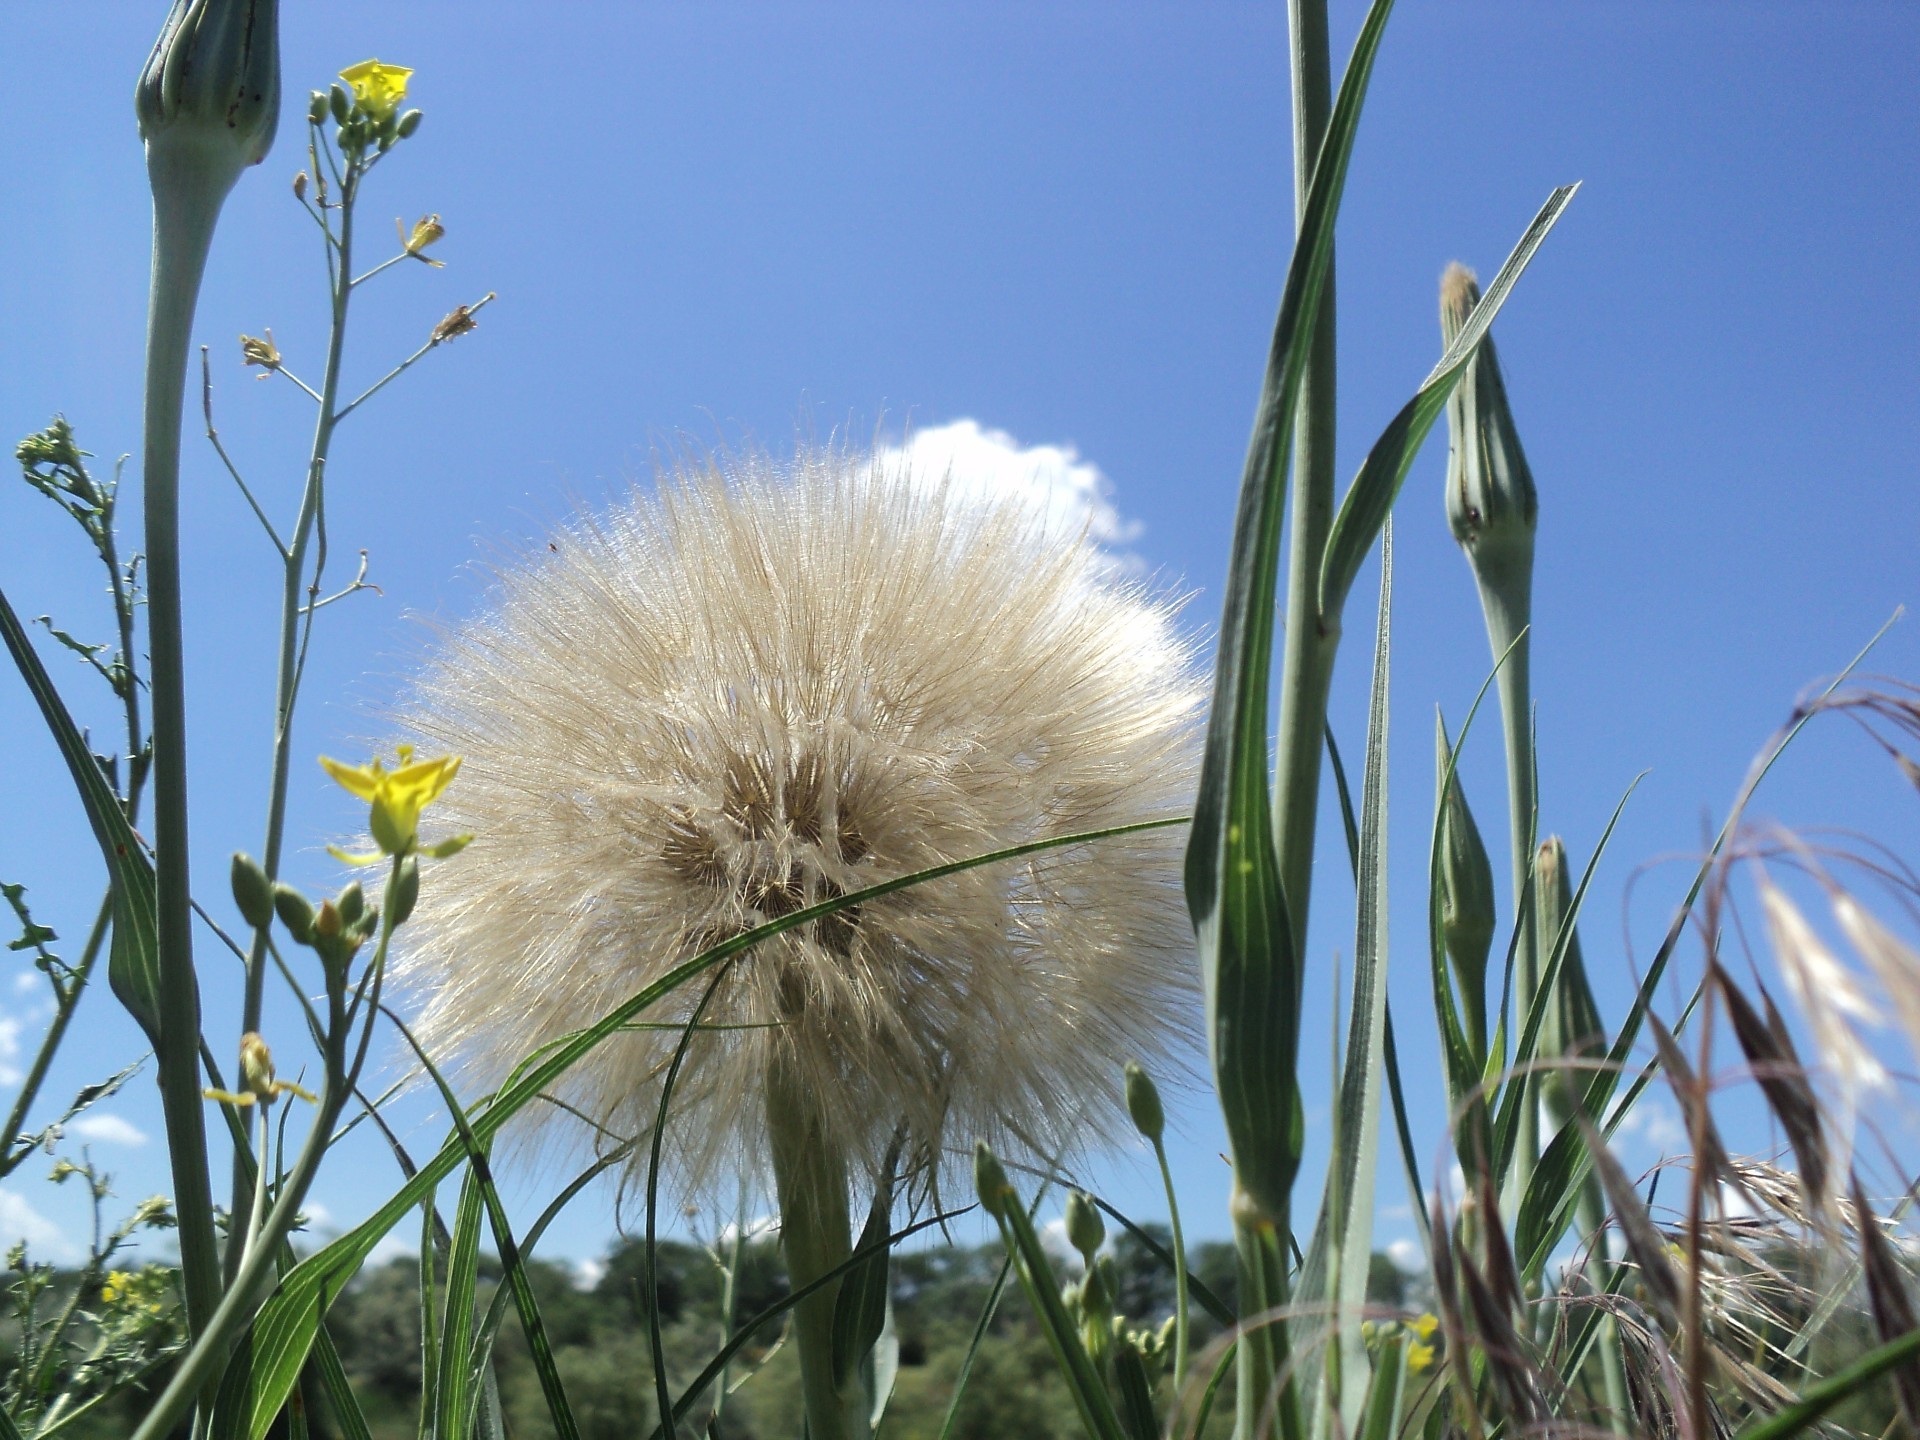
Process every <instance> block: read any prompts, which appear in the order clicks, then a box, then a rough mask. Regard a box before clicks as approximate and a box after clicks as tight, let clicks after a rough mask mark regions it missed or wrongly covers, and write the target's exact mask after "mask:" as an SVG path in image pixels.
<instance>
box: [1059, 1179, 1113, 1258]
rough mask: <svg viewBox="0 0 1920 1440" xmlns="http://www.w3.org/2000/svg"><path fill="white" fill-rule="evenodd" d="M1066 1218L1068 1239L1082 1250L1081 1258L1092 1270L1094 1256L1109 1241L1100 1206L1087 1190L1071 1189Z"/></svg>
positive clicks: (1075, 1247)
mask: <svg viewBox="0 0 1920 1440" xmlns="http://www.w3.org/2000/svg"><path fill="white" fill-rule="evenodd" d="M1066 1220H1067V1240H1068V1242H1069V1243H1070V1244H1072V1246H1073V1248H1074V1249H1076V1250H1078V1251H1079V1252H1080V1258H1081V1259H1083V1260H1085V1261H1086V1262H1087V1269H1088V1271H1089V1272H1091V1271H1092V1269H1093V1257H1094V1256H1095V1255H1097V1254H1099V1252H1100V1247H1101V1246H1102V1245H1104V1244H1106V1243H1107V1225H1106V1222H1105V1221H1104V1220H1102V1219H1101V1218H1100V1207H1099V1206H1098V1205H1096V1204H1095V1203H1094V1200H1093V1197H1092V1196H1091V1195H1089V1194H1087V1192H1086V1191H1084V1190H1070V1191H1068V1192H1067V1214H1066Z"/></svg>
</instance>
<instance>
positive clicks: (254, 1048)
mask: <svg viewBox="0 0 1920 1440" xmlns="http://www.w3.org/2000/svg"><path fill="white" fill-rule="evenodd" d="M240 1084H241V1086H242V1087H243V1088H242V1089H240V1090H239V1091H237V1092H236V1091H232V1090H207V1091H204V1092H202V1093H204V1094H205V1095H206V1097H207V1099H209V1100H221V1101H224V1102H226V1103H227V1104H229V1105H260V1106H267V1105H271V1104H273V1102H274V1101H275V1100H278V1099H279V1098H280V1097H281V1096H282V1095H298V1096H299V1097H300V1098H301V1099H302V1100H304V1101H306V1102H307V1103H308V1104H309V1105H318V1104H319V1103H320V1101H319V1097H318V1096H316V1095H315V1094H314V1093H313V1092H312V1091H311V1090H309V1089H307V1088H306V1087H305V1086H302V1085H296V1084H294V1083H293V1081H291V1080H282V1079H279V1078H278V1077H277V1076H275V1074H274V1073H273V1052H272V1051H271V1050H269V1049H268V1048H267V1042H266V1041H265V1040H264V1039H262V1038H261V1037H260V1036H259V1035H258V1034H256V1033H255V1032H253V1031H251V1030H249V1031H248V1032H247V1033H246V1034H244V1035H242V1036H241V1037H240Z"/></svg>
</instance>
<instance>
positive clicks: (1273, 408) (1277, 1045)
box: [1186, 0, 1393, 1223]
mask: <svg viewBox="0 0 1920 1440" xmlns="http://www.w3.org/2000/svg"><path fill="white" fill-rule="evenodd" d="M1392 8H1393V6H1392V3H1391V0H1375V3H1374V4H1373V5H1372V6H1371V7H1370V9H1369V10H1368V13H1367V18H1366V21H1365V23H1364V24H1363V25H1362V27H1361V31H1360V36H1359V39H1358V40H1357V41H1356V42H1355V44H1354V48H1353V54H1352V57H1351V59H1350V60H1349V61H1348V64H1347V70H1346V73H1345V75H1344V76H1343V77H1342V79H1341V82H1340V92H1339V95H1338V97H1337V98H1336V99H1335V101H1334V106H1333V112H1332V114H1331V116H1330V117H1329V120H1328V124H1327V133H1326V136H1325V138H1324V139H1323V140H1322V142H1321V146H1320V153H1319V156H1318V158H1317V160H1316V162H1315V164H1314V171H1313V179H1312V182H1311V183H1310V185H1309V186H1308V191H1307V198H1306V203H1305V205H1304V206H1302V208H1301V213H1300V225H1299V231H1298V237H1297V239H1296V241H1295V244H1294V250H1293V258H1292V260H1291V262H1290V263H1289V265H1288V267H1287V279H1286V285H1285V288H1284V290H1283V291H1282V293H1281V299H1280V314H1279V317H1278V319H1277V320H1276V322H1275V324H1274V332H1273V343H1272V346H1271V348H1270V349H1269V351H1268V357H1267V372H1266V378H1265V381H1264V383H1263V385H1262V387H1261V393H1260V402H1259V406H1258V409H1257V410H1256V412H1255V417H1254V426H1253V436H1252V439H1251V441H1250V443H1249V445H1248V448H1247V460H1246V467H1245V471H1244V473H1243V475H1242V478H1241V485H1240V500H1239V506H1238V513H1237V514H1236V517H1235V520H1234V534H1233V550H1232V555H1231V559H1230V560H1229V563H1228V571H1227V588H1226V606H1225V613H1224V615H1223V617H1222V620H1221V625H1220V641H1219V659H1218V663H1217V667H1216V670H1215V675H1214V690H1213V705H1212V710H1211V713H1210V718H1209V720H1208V724H1207V739H1206V749H1205V751H1204V754H1203V758H1202V762H1201V772H1200V788H1199V800H1198V805H1197V806H1196V809H1195V812H1194V828H1193V835H1192V838H1191V840H1190V841H1189V843H1188V848H1187V863H1186V886H1187V904H1188V908H1189V909H1190V910H1191V912H1192V914H1193V921H1194V929H1195V932H1196V935H1197V937H1198V940H1199V949H1200V959H1201V968H1202V971H1203V974H1204V976H1205V980H1206V991H1207V1017H1208V1036H1209V1041H1210V1045H1211V1050H1212V1057H1213V1070H1214V1078H1215V1084H1216V1088H1217V1090H1218V1092H1219V1097H1220V1106H1221V1111H1222V1114H1223V1116H1224V1118H1225V1120H1226V1129H1227V1135H1228V1138H1229V1141H1230V1143H1231V1146H1232V1149H1233V1158H1234V1165H1235V1175H1236V1178H1237V1180H1238V1182H1239V1184H1240V1186H1241V1187H1242V1188H1243V1189H1244V1190H1245V1191H1246V1192H1247V1194H1248V1195H1249V1196H1250V1197H1251V1198H1252V1199H1253V1201H1254V1202H1255V1204H1256V1205H1257V1206H1258V1207H1259V1208H1260V1209H1261V1210H1262V1211H1263V1212H1265V1214H1266V1215H1267V1216H1268V1217H1269V1218H1270V1219H1273V1220H1275V1221H1276V1223H1284V1220H1285V1217H1286V1215H1287V1213H1288V1202H1289V1197H1290V1195H1291V1192H1292V1188H1293V1180H1294V1177H1295V1175H1296V1174H1297V1173H1298V1171H1299V1165H1300V1151H1301V1148H1302V1145H1303V1142H1304V1131H1305V1121H1304V1117H1303V1112H1302V1108H1301V1102H1300V1090H1299V1077H1298V1075H1297V1074H1296V1073H1295V1070H1296V1060H1297V1053H1298V1046H1299V1018H1300V1017H1299V1008H1300V985H1301V972H1300V967H1299V957H1298V956H1297V955H1295V953H1294V949H1293V940H1292V926H1291V924H1290V922H1289V920H1288V913H1287V906H1288V901H1287V897H1286V896H1285V894H1284V893H1283V886H1282V884H1281V879H1280V867H1279V857H1278V854H1277V853H1276V850H1275V841H1274V831H1273V817H1272V814H1271V798H1270V794H1269V780H1268V761H1267V747H1268V744H1269V734H1268V730H1269V726H1268V691H1269V689H1270V688H1271V682H1272V675H1273V627H1274V611H1275V603H1276V596H1277V593H1278V590H1277V586H1278V573H1279V565H1280V551H1281V545H1280V536H1281V528H1282V519H1283V514H1284V511H1285V508H1286V466H1287V453H1288V448H1289V445H1290V443H1291V440H1292V432H1293V424H1294V414H1295V410H1296V408H1297V402H1298V399H1299V395H1300V385H1301V380H1302V377H1303V376H1304V374H1305V371H1306V364H1307V355H1308V351H1309V349H1310V348H1311V343H1312V337H1313V330H1314V326H1315V324H1316V322H1317V320H1318V317H1319V311H1320V297H1321V293H1322V290H1323V288H1324V286H1325V282H1326V275H1327V268H1328V264H1329V261H1330V259H1331V257H1332V254H1333V231H1334V219H1335V216H1336V215H1337V214H1338V212H1339V208H1340V197H1341V193H1342V191H1343V189H1344V188H1345V184H1346V175H1347V164H1348V161H1349V160H1350V159H1351V158H1352V154H1353V142H1354V136H1355V134H1356V132H1357V131H1358V129H1359V123H1360V110H1361V106H1362V104H1363V102H1364V100H1365V98H1366V91H1367V83H1368V81H1369V79H1370V78H1371V76H1372V72H1373V62H1374V59H1375V57H1376V56H1377V55H1378V53H1379V47H1380V41H1381V37H1382V35H1383V34H1384V32H1385V28H1386V22H1387V17H1388V15H1389V14H1390V13H1391V11H1392ZM1315 743H1316V744H1317V743H1318V734H1317V727H1316V735H1315ZM1302 898H1303V899H1304V897H1302Z"/></svg>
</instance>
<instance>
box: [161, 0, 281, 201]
mask: <svg viewBox="0 0 1920 1440" xmlns="http://www.w3.org/2000/svg"><path fill="white" fill-rule="evenodd" d="M134 113H135V114H136V115H137V116H138V117H139V121H140V137H141V139H143V140H144V141H146V145H147V163H148V166H149V168H150V169H151V170H152V171H153V173H154V175H155V176H156V178H157V177H159V176H160V175H162V174H163V173H165V174H167V175H168V176H169V179H168V181H167V182H166V183H175V180H174V178H173V173H174V172H175V171H176V170H177V169H186V170H192V171H196V172H198V173H199V175H200V176H201V177H202V178H203V179H205V180H211V181H212V182H213V184H214V185H215V187H216V188H217V190H218V192H219V193H220V194H223V195H224V194H225V191H226V187H228V186H231V185H232V184H233V182H234V180H235V179H237V178H238V177H239V174H240V172H241V171H242V170H243V169H245V168H246V167H247V166H249V165H257V164H258V163H259V162H260V161H261V160H263V159H265V158H266V154H267V151H268V150H269V149H271V148H272V146H273V132H274V129H275V127H276V126H277V125H278V123H279V119H280V6H279V0H174V5H173V8H172V10H171V11H169V12H168V15H167V20H166V24H165V25H163V26H162V27H161V30H160V38H159V39H158V40H157V41H155V42H154V46H153V53H152V54H151V55H149V56H148V57H147V63H146V68H145V69H143V70H142V71H141V72H140V83H139V85H138V86H137V87H136V88H135V90H134Z"/></svg>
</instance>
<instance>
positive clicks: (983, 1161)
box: [973, 1140, 1013, 1220]
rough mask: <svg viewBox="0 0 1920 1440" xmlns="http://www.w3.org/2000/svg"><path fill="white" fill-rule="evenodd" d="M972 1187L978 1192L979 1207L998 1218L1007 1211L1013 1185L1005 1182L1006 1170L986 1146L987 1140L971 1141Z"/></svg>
mask: <svg viewBox="0 0 1920 1440" xmlns="http://www.w3.org/2000/svg"><path fill="white" fill-rule="evenodd" d="M973 1187H974V1189H975V1190H977V1191H979V1193H980V1208H981V1209H983V1210H985V1211H986V1212H987V1214H989V1215H991V1216H993V1218H994V1219H996V1220H998V1219H1000V1218H1001V1217H1003V1216H1004V1215H1005V1214H1006V1213H1007V1201H1008V1200H1010V1199H1012V1198H1013V1187H1012V1186H1011V1185H1009V1184H1008V1183H1007V1172H1006V1170H1005V1169H1004V1168H1002V1166H1001V1164H1000V1162H999V1161H998V1160H996V1159H995V1158H994V1155H993V1151H991V1150H989V1149H988V1148H987V1142H986V1141H984V1140H976V1141H974V1142H973Z"/></svg>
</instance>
